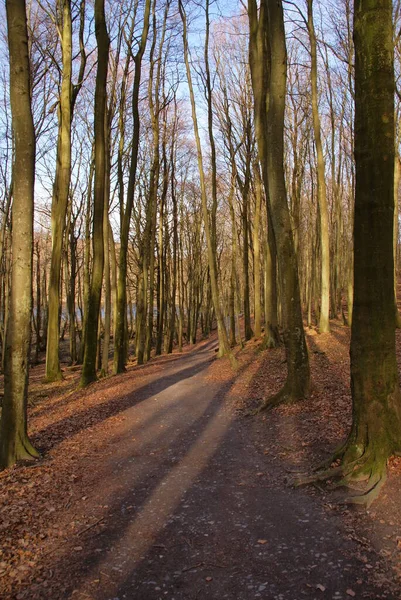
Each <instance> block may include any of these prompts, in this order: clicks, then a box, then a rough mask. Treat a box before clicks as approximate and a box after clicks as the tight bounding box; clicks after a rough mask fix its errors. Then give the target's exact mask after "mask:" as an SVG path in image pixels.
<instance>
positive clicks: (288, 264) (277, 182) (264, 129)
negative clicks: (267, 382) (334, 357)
mask: <svg viewBox="0 0 401 600" xmlns="http://www.w3.org/2000/svg"><path fill="white" fill-rule="evenodd" d="M248 14H249V20H250V29H251V33H250V64H251V73H252V84H253V89H254V97H255V123H256V133H257V142H258V151H259V158H260V162H261V165H262V174H263V178H264V185H265V187H266V196H267V198H268V202H269V208H270V214H271V219H272V224H273V232H274V238H275V241H276V247H277V257H278V263H279V282H280V296H281V305H282V324H283V329H284V343H285V349H286V357H287V380H286V383H285V386H284V388H283V389H282V390H281V392H279V394H277V395H276V396H275V397H273V398H270V399H268V400H267V401H266V403H265V406H266V407H267V406H271V405H272V404H276V403H278V402H280V401H282V400H287V401H295V400H298V399H301V398H304V397H306V396H307V395H308V393H309V383H310V373H309V358H308V350H307V347H306V342H305V334H304V330H303V323H302V312H301V301H300V292H299V281H298V265H297V257H296V253H295V248H294V241H293V236H292V227H291V219H290V213H289V208H288V203H287V196H286V190H285V181H284V164H283V159H284V139H283V137H284V109H285V91H286V72H287V57H286V46H285V33H284V19H283V7H282V3H281V1H280V2H277V0H262V2H261V5H260V12H259V16H258V11H257V4H256V1H255V0H249V2H248ZM266 106H267V107H268V108H267V114H266Z"/></svg>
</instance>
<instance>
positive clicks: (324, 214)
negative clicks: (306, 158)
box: [308, 0, 330, 333]
mask: <svg viewBox="0 0 401 600" xmlns="http://www.w3.org/2000/svg"><path fill="white" fill-rule="evenodd" d="M308 33H309V42H310V53H311V83H312V116H313V129H314V134H315V147H316V157H317V197H318V203H319V219H320V223H319V224H320V251H321V290H320V293H321V300H320V318H319V330H320V333H327V332H329V331H330V322H329V312H330V240H329V210H328V206H327V193H326V177H325V168H324V157H323V147H322V137H321V128H320V116H319V107H318V88H317V50H316V35H315V27H314V24H313V0H308Z"/></svg>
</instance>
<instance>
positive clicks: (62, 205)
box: [46, 0, 72, 381]
mask: <svg viewBox="0 0 401 600" xmlns="http://www.w3.org/2000/svg"><path fill="white" fill-rule="evenodd" d="M62 8H63V11H62V27H61V52H62V80H61V93H60V100H59V108H58V111H59V128H58V140H57V162H56V175H55V180H54V185H53V199H52V221H51V222H52V257H51V265H50V279H49V304H48V311H49V312H48V326H47V346H46V378H47V379H48V380H49V381H55V380H56V379H61V377H62V374H61V369H60V360H59V338H60V320H59V309H60V302H61V297H60V289H61V285H60V274H61V260H62V248H63V239H64V229H65V220H66V214H67V204H68V195H69V190H70V175H71V117H72V110H71V109H72V106H71V99H72V96H71V93H72V82H71V79H72V19H71V1H70V0H63V3H62Z"/></svg>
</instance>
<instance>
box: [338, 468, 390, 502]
mask: <svg viewBox="0 0 401 600" xmlns="http://www.w3.org/2000/svg"><path fill="white" fill-rule="evenodd" d="M386 479H387V474H386V471H383V473H380V474H378V475H376V477H374V478H370V479H369V486H370V487H369V488H368V489H367V490H365V491H363V492H359V491H357V493H356V494H355V495H354V496H348V497H347V498H345V499H344V500H343V502H342V503H343V504H357V505H362V506H366V508H369V507H370V505H371V504H372V502H374V500H376V498H377V497H378V496H379V494H380V491H381V489H382V487H383V485H384V484H385V483H386Z"/></svg>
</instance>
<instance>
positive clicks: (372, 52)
mask: <svg viewBox="0 0 401 600" xmlns="http://www.w3.org/2000/svg"><path fill="white" fill-rule="evenodd" d="M354 10H355V14H354V45H355V164H356V187H355V222H354V306H353V319H352V329H351V350H350V355H351V389H352V401H353V423H352V429H351V433H350V435H349V437H348V440H347V443H346V447H345V449H344V454H343V460H342V464H343V469H344V473H345V474H346V475H347V478H348V479H351V480H354V479H360V478H366V479H367V481H368V490H367V492H366V493H365V494H364V496H362V498H361V501H363V502H366V503H370V502H371V501H372V500H373V499H374V498H375V497H376V495H377V493H378V491H379V490H380V487H381V485H382V483H383V482H384V479H385V473H386V462H387V459H388V458H389V456H391V454H392V453H394V452H395V451H399V450H401V394H400V388H399V380H398V370H397V362H396V354H395V324H394V285H393V276H394V271H393V269H394V259H393V244H392V237H393V210H394V57H393V53H394V48H393V35H392V34H393V28H392V2H391V0H365V1H364V2H357V3H355V8H354Z"/></svg>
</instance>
